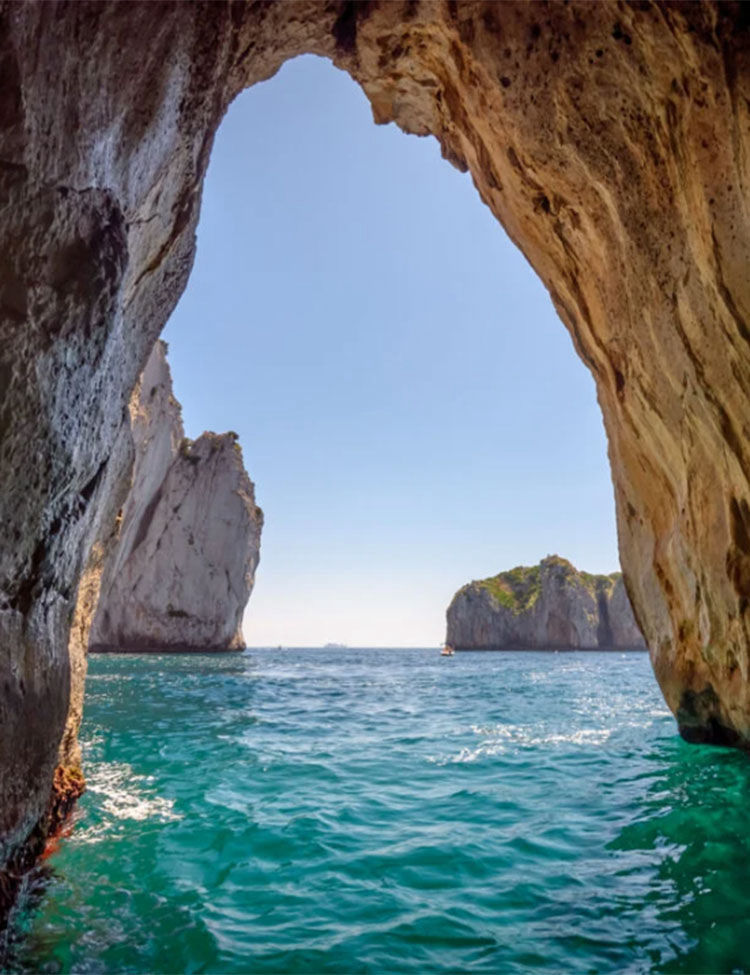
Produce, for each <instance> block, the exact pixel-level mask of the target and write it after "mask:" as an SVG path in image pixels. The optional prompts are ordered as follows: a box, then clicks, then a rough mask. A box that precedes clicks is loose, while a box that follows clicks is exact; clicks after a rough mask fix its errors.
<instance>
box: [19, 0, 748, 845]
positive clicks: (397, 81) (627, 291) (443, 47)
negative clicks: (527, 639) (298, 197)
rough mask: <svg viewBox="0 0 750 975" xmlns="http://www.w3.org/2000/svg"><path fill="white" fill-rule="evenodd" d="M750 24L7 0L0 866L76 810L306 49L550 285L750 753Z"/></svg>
mask: <svg viewBox="0 0 750 975" xmlns="http://www.w3.org/2000/svg"><path fill="white" fill-rule="evenodd" d="M749 29H750V28H749V25H748V16H747V5H742V4H739V3H731V2H729V3H723V4H716V3H711V2H706V3H681V2H676V3H670V4H666V3H649V2H643V3H640V2H639V3H637V4H635V3H634V4H626V3H620V2H610V0H602V2H599V3H596V4H592V3H588V2H580V0H573V2H570V3H555V2H553V3H545V4H542V3H525V2H514V0H510V2H506V3H494V2H487V3H484V2H454V0H446V2H443V0H394V2H388V3H385V2H382V3H349V2H338V0H331V2H314V0H289V2H285V3H249V2H248V3H245V2H241V0H239V2H234V3H229V2H221V0H218V2H205V0H197V2H194V3H189V4H188V3H180V2H165V3H159V4H154V3H146V2H132V3H118V2H107V0H102V2H95V3H94V2H87V0H81V2H77V3H65V2H59V3H30V2H27V3H13V2H8V0H0V81H1V84H0V92H2V98H0V648H1V649H2V653H1V654H0V687H2V696H1V697H0V796H2V801H1V802H0V863H2V862H8V863H10V862H11V861H12V859H13V854H14V851H17V850H18V849H19V848H20V847H21V846H22V845H23V844H24V843H25V842H26V839H27V838H28V836H29V835H30V832H31V830H32V829H33V828H34V826H35V824H36V823H38V822H39V821H40V817H41V816H42V814H43V810H44V808H45V807H46V803H47V801H48V798H49V794H50V789H51V783H52V778H53V773H54V769H55V766H56V763H57V760H58V752H59V746H60V742H61V739H62V737H63V731H64V728H65V723H66V718H67V714H68V706H69V701H70V675H71V665H70V658H69V654H68V638H69V633H70V627H71V622H72V619H73V613H74V610H75V606H76V599H77V591H78V587H79V581H80V579H81V576H82V573H83V571H84V567H85V566H86V565H87V563H88V559H89V554H90V552H91V549H92V546H93V545H94V543H95V540H96V537H97V531H98V526H97V521H98V517H99V516H98V514H97V509H99V508H101V506H102V505H103V504H105V498H104V486H105V485H106V484H107V483H109V480H110V478H113V476H114V475H113V474H112V473H111V472H112V470H113V468H115V467H116V466H117V459H116V457H117V451H116V442H117V438H118V436H119V435H120V432H121V430H122V425H123V418H124V416H125V410H126V407H127V404H128V401H129V397H130V394H131V392H132V390H133V388H134V386H135V384H136V380H137V378H138V376H139V375H140V373H141V371H142V369H143V368H144V366H145V364H146V360H147V359H148V356H149V353H150V351H151V348H152V346H153V344H154V341H155V340H156V338H157V337H158V335H159V332H160V330H161V328H162V327H163V325H164V323H165V321H166V319H167V317H168V315H169V313H170V312H171V310H172V308H173V307H174V304H175V302H176V301H177V299H178V297H179V295H180V293H181V291H182V290H183V288H184V286H185V282H186V280H187V276H188V274H189V272H190V267H191V264H192V260H193V254H194V249H195V234H194V230H195V224H196V221H197V218H198V211H199V206H200V196H201V184H202V179H203V175H204V173H205V169H206V166H207V163H208V158H209V154H210V151H211V144H212V140H213V136H214V133H215V130H216V127H217V126H218V124H219V122H220V120H221V118H222V115H223V112H224V111H225V109H226V106H227V105H228V104H229V102H230V101H231V100H232V98H233V97H234V96H235V95H236V94H237V93H238V92H239V91H241V90H242V89H243V88H244V87H246V86H248V85H251V84H253V83H255V82H258V81H261V80H264V79H267V78H269V77H270V76H271V75H272V74H273V73H274V72H275V71H276V70H277V69H278V68H279V67H280V66H281V64H282V63H283V62H284V61H285V60H287V59H288V58H292V57H295V56H296V55H298V54H302V53H307V52H310V53H314V54H318V55H322V56H324V57H328V58H330V59H332V60H333V62H334V63H335V64H336V65H337V66H338V67H340V68H342V69H344V70H346V71H348V72H350V74H351V75H352V76H353V77H354V78H355V79H356V80H357V81H358V82H359V83H360V84H361V85H362V87H363V89H364V91H365V93H366V95H367V96H368V98H369V99H370V102H371V104H372V108H373V114H374V117H375V120H376V121H377V122H389V121H395V122H396V123H397V124H398V125H400V126H401V127H402V128H403V129H404V130H405V131H407V132H412V133H416V134H419V135H428V134H432V135H434V136H435V137H436V138H437V139H438V140H439V142H440V144H441V147H442V151H443V154H444V155H445V156H446V158H447V159H449V160H450V161H451V162H452V163H453V164H454V165H456V166H458V167H459V168H461V169H468V170H469V171H470V173H471V178H472V179H473V180H474V183H475V185H476V187H477V190H478V192H479V194H480V195H481V197H482V199H483V200H484V201H485V202H486V204H487V205H488V206H489V207H490V208H491V210H492V212H493V213H494V214H495V216H496V217H497V218H498V220H499V221H500V222H501V223H502V224H503V225H504V227H505V228H506V230H507V231H508V233H509V234H510V236H511V237H512V239H513V240H514V241H515V242H516V243H517V244H518V246H519V247H520V248H521V249H522V251H523V252H524V254H525V255H526V257H527V258H528V260H529V261H530V263H531V264H532V265H533V267H534V268H535V269H536V271H537V273H538V274H539V275H540V277H541V279H542V280H543V282H544V284H545V285H546V287H547V288H548V290H549V293H550V295H551V298H552V301H553V302H554V304H555V307H556V308H557V310H558V311H559V313H560V317H561V318H562V320H563V322H564V324H565V326H566V327H567V328H568V330H569V332H570V334H571V337H572V340H573V342H574V344H575V347H576V349H577V351H578V353H579V354H580V356H581V358H582V359H583V361H584V362H585V363H586V365H587V366H588V368H589V369H590V371H591V373H592V375H593V377H594V380H595V382H596V387H597V392H598V398H599V403H600V405H601V409H602V413H603V417H604V423H605V427H606V431H607V436H608V440H609V456H610V462H611V466H612V477H613V484H614V494H615V503H616V509H617V522H618V531H619V542H620V561H621V564H622V567H623V571H624V575H625V582H626V585H627V588H628V592H629V594H630V597H631V601H632V603H633V607H634V611H635V614H636V617H637V619H638V621H639V623H640V626H641V629H642V630H643V632H644V634H645V636H646V639H647V642H648V645H649V648H650V652H651V658H652V661H653V665H654V670H655V673H656V676H657V679H658V680H659V683H660V685H661V688H662V690H663V692H664V695H665V698H666V700H667V702H668V704H669V706H670V707H671V708H672V710H673V711H674V712H675V713H676V715H677V718H678V721H679V724H680V727H681V730H682V732H683V734H685V735H686V736H687V737H689V738H692V739H699V740H705V741H719V742H727V743H731V744H745V745H748V744H750V681H749V680H748V678H749V676H750V654H749V647H750V617H749V615H748V614H749V613H750V600H749V598H748V597H749V595H750V485H749V483H748V469H749V464H750V457H749V453H750V446H749V445H750V436H749V435H748V434H749V433H750V431H748V417H750V396H749V392H750V276H748V274H747V268H748V265H749V260H748V259H749V258H750V211H749V209H748V205H747V200H748V160H749V159H750V108H749V106H750V43H749V41H748V32H749ZM284 124H286V123H284ZM300 165H304V160H300ZM258 191H262V188H261V189H259V188H257V187H248V192H258ZM364 191H365V190H363V192H364ZM248 233H252V228H248ZM499 297H500V296H499ZM253 327H259V326H253Z"/></svg>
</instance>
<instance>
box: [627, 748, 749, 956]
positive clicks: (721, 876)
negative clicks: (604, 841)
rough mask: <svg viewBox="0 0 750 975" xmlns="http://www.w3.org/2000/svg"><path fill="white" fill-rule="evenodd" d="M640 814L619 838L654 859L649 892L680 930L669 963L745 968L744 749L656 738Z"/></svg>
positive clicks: (667, 925) (661, 919)
mask: <svg viewBox="0 0 750 975" xmlns="http://www.w3.org/2000/svg"><path fill="white" fill-rule="evenodd" d="M649 758H650V760H651V761H652V763H653V765H654V770H653V772H652V773H650V774H649V775H648V776H647V778H646V781H647V783H648V787H647V789H646V791H645V794H644V795H643V797H642V799H641V802H640V810H639V813H638V815H637V817H636V818H635V819H634V821H633V822H631V823H629V824H628V825H627V826H625V827H624V828H623V829H622V831H621V832H620V834H619V835H618V837H617V838H616V839H615V840H614V841H613V842H612V843H611V844H610V846H611V848H612V849H613V850H617V851H619V852H621V853H623V854H626V855H628V856H634V855H635V856H637V855H639V854H640V855H641V856H642V857H643V858H644V860H645V861H650V862H651V864H652V870H651V872H652V874H653V877H652V879H651V882H650V890H649V891H648V892H644V894H645V897H644V899H645V900H647V901H650V903H651V904H652V905H653V910H654V918H655V920H656V922H657V923H658V924H660V925H663V929H664V931H668V930H671V931H672V932H673V934H672V944H673V948H674V952H675V957H673V958H672V959H671V960H669V961H666V960H665V961H664V963H662V964H661V965H660V966H659V967H660V969H661V970H662V971H665V972H739V971H746V970H748V966H749V965H750V912H749V911H748V907H749V906H750V834H749V832H748V827H747V818H748V803H749V802H750V762H749V761H748V757H747V756H746V755H745V754H744V753H742V752H737V751H733V750H730V749H714V748H708V747H697V746H691V745H687V744H685V743H684V742H682V741H681V740H680V739H678V738H672V739H668V740H664V741H660V742H658V743H657V746H656V747H655V749H654V752H653V754H652V755H651V756H649Z"/></svg>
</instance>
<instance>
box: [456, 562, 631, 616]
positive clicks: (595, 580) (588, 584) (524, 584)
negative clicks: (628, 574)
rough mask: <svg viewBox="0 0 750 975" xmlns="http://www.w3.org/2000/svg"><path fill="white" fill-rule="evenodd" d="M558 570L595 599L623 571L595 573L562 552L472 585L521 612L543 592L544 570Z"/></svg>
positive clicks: (607, 589) (512, 609)
mask: <svg viewBox="0 0 750 975" xmlns="http://www.w3.org/2000/svg"><path fill="white" fill-rule="evenodd" d="M554 569H558V570H560V571H561V572H562V573H563V575H564V576H566V577H569V578H570V582H571V583H572V584H573V585H576V584H578V585H582V586H583V587H584V588H585V589H586V590H587V592H589V593H590V594H591V595H592V596H593V597H594V598H596V595H597V593H599V592H605V593H606V594H607V595H610V594H611V592H612V590H613V588H614V586H615V583H616V582H617V580H618V579H619V578H620V576H621V574H622V573H620V572H612V573H610V574H609V575H594V574H593V573H591V572H581V571H579V570H578V569H576V567H575V566H574V565H572V564H571V563H570V562H568V560H567V559H564V558H562V557H561V556H560V555H548V556H547V558H545V559H543V560H542V561H541V563H540V564H539V565H531V566H528V565H518V566H516V568H515V569H509V570H508V571H506V572H499V573H498V574H497V575H496V576H491V577H490V578H489V579H480V580H477V581H476V582H473V583H472V584H471V585H472V586H473V587H475V588H478V589H480V590H481V589H484V590H486V591H487V592H488V593H489V594H490V596H491V597H492V598H493V599H494V600H495V602H496V603H498V604H499V605H500V606H504V607H505V608H506V609H509V610H511V611H512V612H513V613H515V614H518V613H522V612H524V611H525V610H528V609H531V607H532V606H533V605H534V603H535V602H536V601H537V599H538V598H539V594H540V593H541V591H542V571H543V570H547V571H549V570H554Z"/></svg>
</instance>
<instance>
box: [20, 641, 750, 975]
mask: <svg viewBox="0 0 750 975" xmlns="http://www.w3.org/2000/svg"><path fill="white" fill-rule="evenodd" d="M83 743H84V748H85V764H86V769H87V775H88V779H89V791H88V793H87V794H86V796H85V797H84V800H83V801H82V803H81V809H80V819H79V822H78V824H77V826H76V828H75V830H74V831H73V833H72V835H71V836H70V837H69V838H68V839H67V840H66V841H65V842H64V843H63V845H62V847H61V850H60V851H59V853H58V854H57V855H56V856H55V857H54V858H53V861H52V866H53V876H52V879H51V881H50V882H49V884H48V886H47V889H46V894H45V896H44V897H43V899H42V901H41V903H36V904H35V906H34V907H33V909H32V907H29V908H28V909H27V910H26V911H25V912H22V914H21V915H20V917H19V919H18V928H19V932H20V935H22V940H21V942H20V944H21V947H20V948H19V949H18V952H17V956H16V957H15V958H14V959H13V960H12V964H11V966H10V968H11V970H14V971H35V972H36V971H50V972H56V971H75V972H101V971H107V972H175V971H196V972H198V971H207V972H247V971H253V972H257V973H263V972H273V973H303V972H310V973H319V972H331V973H349V972H364V973H380V972H383V973H385V972H388V973H422V972H440V973H443V972H446V973H447V972H464V971H468V970H470V971H472V972H486V973H496V972H500V971H502V972H508V973H512V975H513V973H518V975H520V973H528V972H534V973H568V972H570V973H578V972H581V973H584V972H600V973H602V972H617V973H620V972H634V973H635V972H649V971H655V972H698V971H701V972H704V971H705V972H709V971H710V972H713V971H744V970H746V967H747V962H746V960H745V945H746V944H747V943H750V911H749V910H748V907H749V906H750V904H748V894H747V892H746V891H747V884H746V876H745V874H746V869H745V864H746V863H747V862H748V859H749V857H748V855H749V854H750V838H748V836H747V834H746V830H745V828H744V824H745V818H746V809H747V804H748V799H749V798H750V766H749V765H748V761H747V758H746V757H745V756H744V755H741V754H739V753H734V752H729V751H725V750H720V749H708V748H701V747H695V746H688V745H685V744H684V743H683V742H682V741H681V740H680V739H679V738H678V737H677V735H676V732H675V728H674V723H673V721H672V719H671V717H670V716H669V714H668V712H667V711H666V709H665V708H664V705H663V702H662V700H661V698H660V696H659V694H658V691H657V689H656V687H655V685H654V682H653V678H652V676H651V673H650V669H649V664H648V659H647V657H646V656H645V655H636V654H633V655H627V654H610V655H607V654H567V655H566V654H549V655H545V654H534V653H523V654H522V653H519V654H466V655H457V656H456V657H455V658H452V659H449V660H445V659H441V658H440V657H439V656H438V655H437V653H436V652H435V651H399V652H396V651H369V652H360V651H313V650H310V651H284V652H280V653H274V652H269V651H263V652H260V651H254V652H248V653H246V654H243V655H230V656H194V657H138V656H129V657H121V658H118V657H111V656H108V657H98V658H94V659H93V660H92V662H91V674H90V680H89V694H88V698H87V702H86V718H85V725H84V729H83Z"/></svg>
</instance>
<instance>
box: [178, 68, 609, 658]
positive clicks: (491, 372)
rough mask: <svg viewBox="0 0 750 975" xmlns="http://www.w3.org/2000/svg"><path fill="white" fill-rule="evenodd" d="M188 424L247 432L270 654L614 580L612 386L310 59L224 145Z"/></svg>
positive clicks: (515, 266) (409, 140)
mask: <svg viewBox="0 0 750 975" xmlns="http://www.w3.org/2000/svg"><path fill="white" fill-rule="evenodd" d="M164 337H165V338H166V339H167V340H168V342H169V344H170V353H169V359H170V362H171V365H172V371H173V376H174V382H175V392H176V395H177V397H178V398H179V399H180V401H181V402H182V405H183V414H184V420H185V426H186V431H187V433H188V435H189V436H192V437H196V436H198V435H199V434H200V433H201V432H202V431H203V430H207V429H210V430H216V431H219V432H221V431H224V430H228V429H232V430H236V431H237V432H238V433H239V435H240V442H241V444H242V448H243V451H244V457H245V464H246V467H247V469H248V471H249V473H250V476H251V477H252V479H253V481H254V482H255V485H256V495H257V500H258V503H259V504H260V505H261V507H262V508H263V510H264V512H265V516H266V524H265V529H264V533H263V540H262V546H261V562H260V567H259V569H258V574H257V578H256V586H255V591H254V593H253V595H252V597H251V599H250V603H249V605H248V610H247V612H246V615H245V634H246V638H247V641H248V644H249V645H251V646H263V645H277V644H283V645H315V644H321V643H325V642H328V641H337V642H343V643H347V644H350V645H359V646H429V645H436V644H438V643H439V642H440V641H441V640H442V639H443V638H444V630H445V609H446V607H447V605H448V602H449V601H450V599H451V597H452V595H453V593H454V592H455V590H456V589H457V588H459V587H460V586H461V585H463V584H464V583H465V582H468V581H469V580H471V579H477V578H483V577H485V576H487V575H492V574H494V573H496V572H499V571H500V570H502V569H507V568H511V567H512V566H515V565H519V564H532V563H535V562H538V561H539V559H541V558H543V557H544V556H545V555H547V554H549V553H553V552H555V553H559V554H560V555H564V556H565V557H567V558H569V559H570V560H571V561H572V562H573V563H574V564H576V565H577V566H579V567H580V568H584V569H587V570H588V571H591V572H611V571H613V570H614V569H616V568H617V567H618V561H617V542H616V532H615V522H614V501H613V494H612V483H611V477H610V472H609V465H608V462H607V457H606V443H605V438H604V431H603V427H602V421H601V415H600V412H599V408H598V406H597V403H596V397H595V392H594V385H593V381H592V379H591V377H590V376H589V374H588V372H587V371H586V369H585V368H584V366H583V365H582V363H581V362H580V360H579V359H578V358H577V357H576V355H575V353H574V351H573V347H572V344H571V341H570V338H569V336H568V334H567V332H566V331H565V328H564V327H563V325H562V323H561V322H560V321H559V319H558V318H557V316H556V313H555V311H554V309H553V307H552V303H551V301H550V299H549V296H548V295H547V292H546V291H545V289H544V287H543V286H542V285H541V283H540V282H539V281H538V279H537V278H536V276H535V274H534V273H533V271H532V270H531V268H530V267H529V265H528V264H527V262H526V260H525V259H524V258H523V256H522V255H521V254H520V252H519V251H518V250H517V249H516V248H515V247H514V245H513V244H512V243H511V242H510V241H509V240H508V238H507V236H506V235H505V232H504V231H503V230H502V228H501V227H500V226H499V224H498V223H497V222H496V221H495V219H494V218H493V217H492V214H491V213H490V211H489V210H488V209H487V208H486V207H485V206H484V204H483V203H482V201H481V200H480V198H479V195H478V194H477V192H476V190H475V189H474V186H473V184H472V182H471V178H470V176H469V175H468V174H462V173H459V172H457V171H456V170H455V169H453V167H452V166H450V165H449V164H448V163H447V162H445V161H444V160H443V159H441V157H440V150H439V146H438V144H437V142H436V141H435V140H434V139H432V138H427V139H418V138H416V137H414V136H407V135H404V134H403V133H402V132H401V131H400V130H399V129H397V128H396V127H395V126H394V125H389V126H375V125H373V123H372V116H371V112H370V108H369V105H368V102H367V100H366V98H365V96H364V95H363V93H362V92H361V90H360V89H359V87H358V86H357V85H356V84H355V83H354V82H353V81H352V80H351V79H350V78H349V77H348V76H347V75H345V74H343V73H342V72H340V71H338V70H337V69H335V68H334V67H333V66H332V65H331V64H330V63H329V62H327V61H323V60H321V59H318V58H315V57H312V56H309V57H304V58H299V59H297V60H296V61H293V62H291V63H289V64H287V65H285V67H284V68H282V70H281V71H280V72H279V74H277V75H276V76H275V77H274V78H272V79H271V80H270V81H267V82H265V83H263V84H260V85H257V86H256V87H254V88H252V89H250V90H249V91H247V92H245V93H243V94H242V95H241V96H240V97H239V98H238V99H237V100H236V101H235V102H234V104H233V105H232V106H231V108H230V110H229V112H228V114H227V116H226V118H225V119H224V121H223V123H222V125H221V128H220V129H219V132H218V135H217V139H216V144H215V146H214V149H213V154H212V158H211V163H210V167H209V171H208V176H207V179H206V184H205V190H204V194H203V205H202V214H201V220H200V224H199V227H198V252H197V258H196V262H195V267H194V269H193V273H192V276H191V279H190V282H189V284H188V287H187V290H186V292H185V294H184V295H183V297H182V299H181V301H180V303H179V305H178V307H177V309H176V310H175V312H174V314H173V315H172V318H171V319H170V321H169V323H168V325H167V328H166V330H165V333H164Z"/></svg>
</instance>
